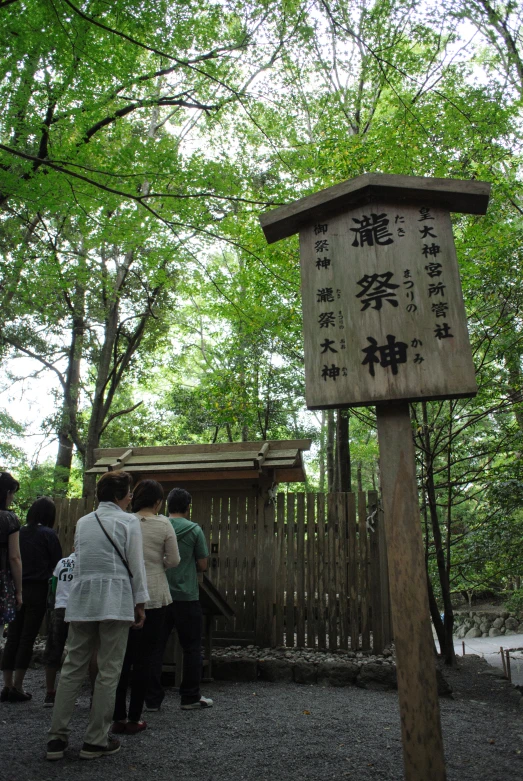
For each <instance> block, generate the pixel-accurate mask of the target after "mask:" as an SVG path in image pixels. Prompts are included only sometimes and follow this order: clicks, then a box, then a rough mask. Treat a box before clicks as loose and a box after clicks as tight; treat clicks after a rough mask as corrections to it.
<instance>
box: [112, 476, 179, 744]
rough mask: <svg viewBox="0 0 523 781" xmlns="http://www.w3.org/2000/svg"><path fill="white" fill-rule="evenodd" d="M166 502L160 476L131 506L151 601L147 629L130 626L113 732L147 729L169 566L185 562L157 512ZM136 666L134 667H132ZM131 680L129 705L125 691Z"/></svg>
mask: <svg viewBox="0 0 523 781" xmlns="http://www.w3.org/2000/svg"><path fill="white" fill-rule="evenodd" d="M163 502H164V495H163V488H162V486H161V485H160V483H157V482H156V480H142V481H141V482H140V483H138V485H137V486H136V488H135V489H134V495H133V502H132V510H133V512H134V513H135V515H137V516H138V518H139V519H140V528H141V530H142V539H143V555H144V561H145V572H146V575H147V590H148V591H149V600H148V602H147V603H146V605H145V624H144V626H143V628H142V629H139V630H134V629H131V630H130V631H129V639H128V642H127V650H126V652H125V659H124V663H123V667H122V672H121V675H120V681H119V683H118V688H117V690H116V701H115V706H114V715H113V719H114V723H113V726H112V732H114V733H126V734H128V735H135V734H136V733H137V732H141V731H142V730H144V729H146V727H147V724H146V722H145V721H143V720H142V718H141V716H142V710H143V704H144V698H145V693H146V691H147V687H148V684H149V675H150V670H151V659H152V658H153V657H154V655H155V653H156V652H157V650H158V647H159V645H160V644H161V642H162V636H163V624H164V621H165V611H166V608H167V605H170V604H171V602H172V598H171V592H170V591H169V584H168V582H167V578H166V575H165V570H166V569H169V568H171V567H177V566H178V564H179V563H180V554H179V552H178V543H177V541H176V534H175V533H174V530H173V527H172V525H171V523H170V521H169V519H168V518H166V517H165V516H164V515H158V513H159V511H160V509H161V507H162V505H163ZM131 670H132V672H131ZM129 682H130V684H131V699H130V702H129V709H128V710H127V703H126V695H127V689H128V686H129Z"/></svg>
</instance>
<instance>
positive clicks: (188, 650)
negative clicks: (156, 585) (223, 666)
mask: <svg viewBox="0 0 523 781" xmlns="http://www.w3.org/2000/svg"><path fill="white" fill-rule="evenodd" d="M190 506H191V495H190V493H189V492H188V491H185V490H184V489H183V488H173V490H172V491H171V492H170V494H169V496H168V497H167V511H168V513H169V518H170V521H171V524H172V527H173V529H174V532H175V534H176V539H177V541H178V549H179V551H180V563H179V565H178V566H177V567H174V568H173V569H168V570H167V571H166V575H167V580H168V581H169V589H170V591H171V596H172V598H173V601H172V603H171V604H170V605H168V606H167V613H166V621H165V629H164V637H163V640H164V642H163V643H162V649H161V656H158V657H157V658H156V659H155V662H154V664H153V669H152V676H151V678H152V680H151V686H150V689H149V691H148V692H147V696H146V698H145V700H146V708H147V710H149V711H151V710H159V709H160V705H161V702H162V700H163V698H164V690H163V687H162V684H161V673H162V659H163V654H164V651H165V646H166V645H167V641H168V639H169V635H170V634H171V632H172V630H173V628H174V629H176V631H177V633H178V638H179V640H180V645H181V646H182V649H183V674H182V682H181V685H180V696H181V700H182V710H199V709H201V708H210V707H212V704H213V703H212V700H210V699H208V698H207V697H202V696H201V693H200V679H201V668H202V658H201V653H202V647H201V646H202V608H201V605H200V600H199V586H198V572H204V571H205V570H206V569H207V558H208V556H209V551H208V548H207V543H206V541H205V536H204V534H203V531H202V529H201V527H200V526H198V524H197V523H193V522H192V521H189V520H188V516H189V512H190Z"/></svg>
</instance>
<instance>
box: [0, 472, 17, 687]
mask: <svg viewBox="0 0 523 781" xmlns="http://www.w3.org/2000/svg"><path fill="white" fill-rule="evenodd" d="M19 488H20V483H19V482H18V480H15V479H14V477H13V476H12V475H10V474H9V472H0V591H2V594H1V595H0V596H2V602H1V604H2V609H1V610H0V631H1V630H2V629H3V628H4V624H8V623H10V622H11V621H14V618H15V616H16V611H17V610H20V608H21V607H22V559H21V557H20V544H19V538H20V521H19V520H18V518H17V517H16V515H15V514H14V513H13V512H11V511H10V510H9V506H10V505H11V502H12V501H13V497H14V495H15V493H16V492H17V491H18V489H19ZM13 592H14V593H13ZM8 695H9V688H8V687H7V686H4V688H3V689H2V690H1V691H0V702H5V701H6V700H7V698H8Z"/></svg>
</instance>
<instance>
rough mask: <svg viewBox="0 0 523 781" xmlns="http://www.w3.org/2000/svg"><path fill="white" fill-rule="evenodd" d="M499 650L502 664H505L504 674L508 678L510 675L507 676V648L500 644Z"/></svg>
mask: <svg viewBox="0 0 523 781" xmlns="http://www.w3.org/2000/svg"><path fill="white" fill-rule="evenodd" d="M499 652H500V654H501V664H502V665H503V675H504V676H505V678H507V677H508V676H507V665H506V664H505V649H504V648H503V646H502V645H500V647H499Z"/></svg>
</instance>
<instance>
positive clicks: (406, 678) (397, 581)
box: [377, 402, 446, 781]
mask: <svg viewBox="0 0 523 781" xmlns="http://www.w3.org/2000/svg"><path fill="white" fill-rule="evenodd" d="M377 415H378V440H379V446H380V473H381V484H382V490H383V503H384V511H385V516H384V517H385V530H386V538H387V553H388V562H389V572H390V575H391V577H390V591H391V603H392V622H393V627H394V640H395V643H396V659H397V674H398V693H399V701H400V714H401V728H402V737H403V758H404V762H405V778H406V779H407V780H408V781H421V779H423V781H429V780H430V781H444V779H445V778H446V773H445V760H444V755H443V738H442V733H441V722H440V713H439V702H438V691H437V685H436V668H435V662H434V652H433V647H432V633H431V628H430V618H429V616H430V612H429V603H428V595H427V575H426V572H425V565H424V554H423V543H422V538H421V526H420V516H419V504H418V493H417V482H416V464H415V457H414V444H413V441H412V430H411V423H410V412H409V405H408V403H407V402H400V403H398V404H387V405H384V406H379V407H378V408H377Z"/></svg>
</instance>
